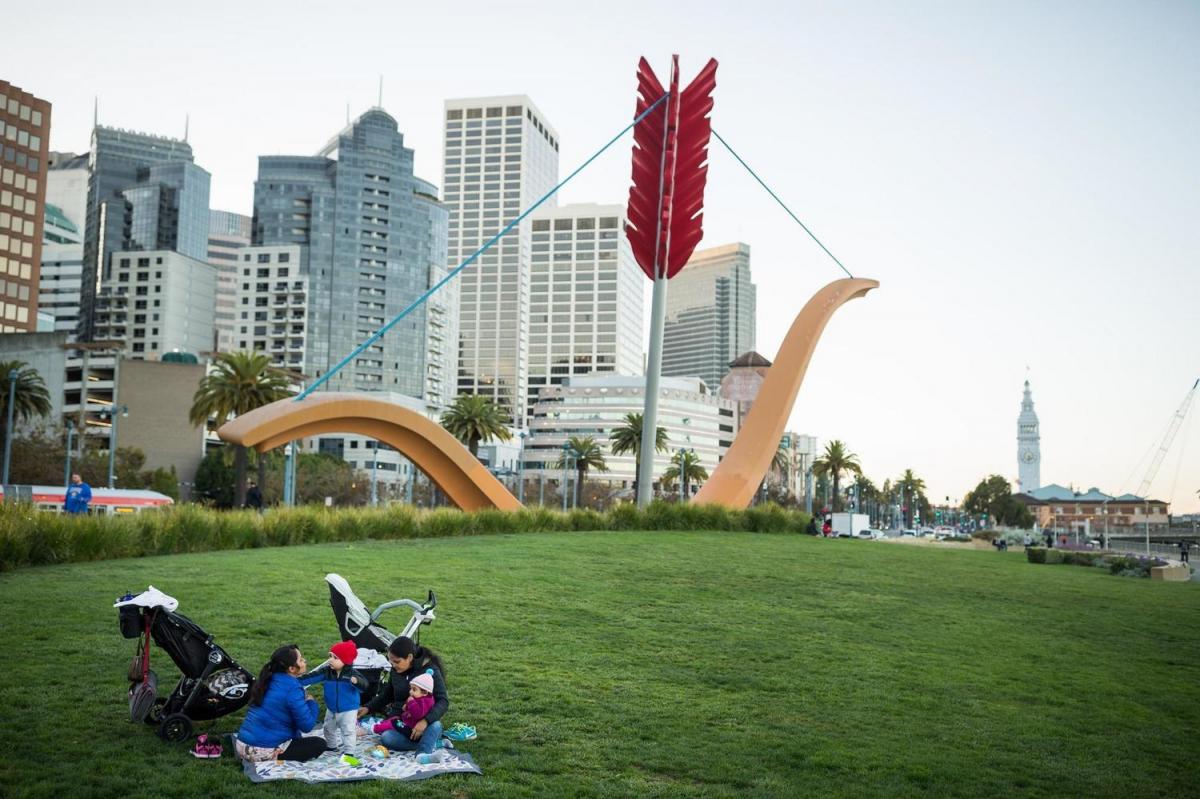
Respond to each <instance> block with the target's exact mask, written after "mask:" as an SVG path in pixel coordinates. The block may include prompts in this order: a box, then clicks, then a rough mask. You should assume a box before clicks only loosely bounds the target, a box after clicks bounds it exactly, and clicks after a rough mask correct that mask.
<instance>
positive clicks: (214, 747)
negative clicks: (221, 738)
mask: <svg viewBox="0 0 1200 799" xmlns="http://www.w3.org/2000/svg"><path fill="white" fill-rule="evenodd" d="M192 756H193V757H202V758H218V757H220V756H221V744H219V743H217V741H216V739H215V738H210V737H209V736H208V735H206V734H204V733H201V734H200V735H197V736H196V745H195V746H193V747H192Z"/></svg>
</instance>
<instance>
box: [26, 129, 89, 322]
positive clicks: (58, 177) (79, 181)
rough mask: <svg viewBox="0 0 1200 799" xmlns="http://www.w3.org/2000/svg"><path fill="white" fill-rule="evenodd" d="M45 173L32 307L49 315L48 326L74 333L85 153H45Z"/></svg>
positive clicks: (80, 261) (84, 203) (84, 202)
mask: <svg viewBox="0 0 1200 799" xmlns="http://www.w3.org/2000/svg"><path fill="white" fill-rule="evenodd" d="M47 160H48V161H49V162H50V170H49V171H48V172H47V173H46V213H45V218H46V226H45V229H44V230H43V232H42V269H41V274H40V275H39V276H38V311H39V312H40V313H46V314H49V315H50V316H51V317H52V318H53V319H54V330H55V331H56V332H60V331H61V332H66V333H67V334H68V338H74V336H75V331H76V329H77V328H78V326H79V290H80V282H81V275H82V273H83V224H84V219H85V218H86V212H85V210H84V209H86V208H87V182H88V175H87V156H86V155H74V154H72V153H54V152H52V153H50V157H49V158H48V159H47Z"/></svg>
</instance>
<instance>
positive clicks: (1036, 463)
mask: <svg viewBox="0 0 1200 799" xmlns="http://www.w3.org/2000/svg"><path fill="white" fill-rule="evenodd" d="M1040 442H1041V436H1040V435H1039V434H1038V418H1037V414H1036V413H1034V412H1033V395H1032V394H1030V392H1029V381H1028V380H1026V381H1025V396H1024V397H1023V398H1022V399H1021V415H1020V416H1018V417H1017V475H1018V480H1019V485H1018V486H1017V490H1018V491H1022V492H1029V491H1032V490H1034V489H1035V488H1041V486H1042V469H1041V466H1042V449H1041V443H1040Z"/></svg>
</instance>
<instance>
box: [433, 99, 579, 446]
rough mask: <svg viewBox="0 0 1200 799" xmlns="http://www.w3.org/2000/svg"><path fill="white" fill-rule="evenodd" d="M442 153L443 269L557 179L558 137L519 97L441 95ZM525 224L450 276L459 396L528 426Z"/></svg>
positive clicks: (527, 255)
mask: <svg viewBox="0 0 1200 799" xmlns="http://www.w3.org/2000/svg"><path fill="white" fill-rule="evenodd" d="M444 152H445V161H444V165H443V175H444V187H445V194H444V196H443V199H444V200H445V202H446V205H447V206H448V207H449V209H450V227H449V244H448V249H447V261H446V263H447V265H448V267H449V268H454V267H456V266H458V265H459V264H460V263H461V262H462V261H463V260H464V259H466V258H467V257H468V256H470V255H471V254H472V253H474V252H475V251H476V250H477V249H479V247H480V246H482V245H483V244H485V243H487V242H488V241H489V240H490V239H491V238H492V237H493V236H495V235H496V234H497V233H499V232H500V231H501V229H503V227H504V225H505V224H507V223H508V222H509V221H510V220H512V219H514V218H516V217H517V216H518V215H519V214H520V212H521V209H523V208H526V207H528V206H530V205H532V204H533V203H534V202H535V201H536V200H538V199H540V198H541V197H542V195H544V194H545V193H546V192H548V191H549V190H550V189H552V188H554V185H555V184H556V183H557V182H558V134H557V133H556V132H555V130H554V128H553V127H552V126H551V125H550V124H549V123H548V122H547V121H546V118H545V116H544V115H543V114H542V112H541V111H539V110H538V108H537V107H536V106H535V105H534V104H533V101H532V100H530V99H529V98H528V97H526V96H524V95H512V96H506V97H483V98H473V99H462V100H447V101H446V118H445V148H444ZM550 202H551V203H553V200H551V201H550ZM532 231H533V228H532V220H530V219H526V220H524V221H523V222H522V223H521V224H520V225H518V226H517V227H516V228H514V229H513V230H512V231H510V232H509V233H508V234H507V235H505V236H504V237H503V238H502V239H501V240H500V241H498V242H496V244H494V245H493V246H492V247H491V249H489V250H488V251H487V252H486V253H485V254H484V255H482V256H481V257H480V258H479V261H477V262H476V263H475V264H473V265H472V266H471V267H470V268H469V269H467V270H465V271H464V272H463V274H462V276H461V277H459V278H458V280H457V281H456V282H458V283H459V285H460V303H461V304H460V313H459V346H458V376H457V392H456V393H460V394H482V395H484V396H487V397H490V398H491V399H493V400H494V401H496V403H497V404H498V405H500V406H501V408H503V409H504V410H505V411H506V412H507V413H509V414H510V415H511V416H512V420H513V424H514V425H516V426H517V427H524V426H525V416H526V401H527V397H528V391H529V374H528V368H529V351H528V346H529V341H528V337H529V284H530V280H529V278H530V254H531V251H530V243H531V241H530V239H531V235H532Z"/></svg>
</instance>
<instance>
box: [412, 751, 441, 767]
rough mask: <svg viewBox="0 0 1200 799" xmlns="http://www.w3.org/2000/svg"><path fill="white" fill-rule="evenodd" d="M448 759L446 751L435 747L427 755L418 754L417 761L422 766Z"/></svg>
mask: <svg viewBox="0 0 1200 799" xmlns="http://www.w3.org/2000/svg"><path fill="white" fill-rule="evenodd" d="M445 760H446V752H445V750H443V749H435V750H433V751H432V752H430V753H429V754H427V755H417V762H418V763H420V764H421V765H422V766H429V765H433V764H434V763H441V762H443V761H445Z"/></svg>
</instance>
